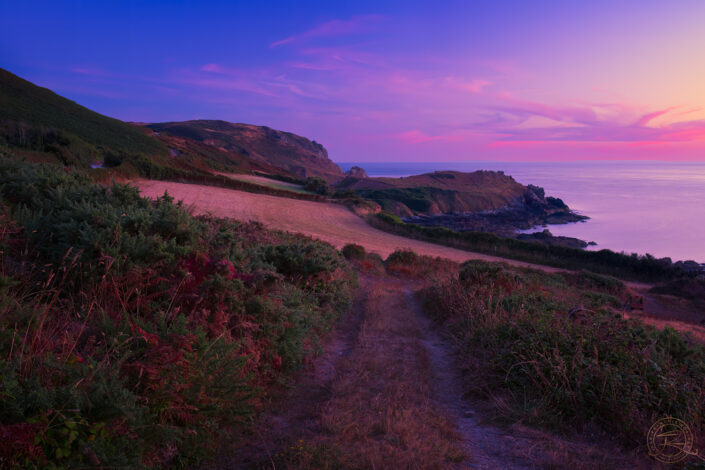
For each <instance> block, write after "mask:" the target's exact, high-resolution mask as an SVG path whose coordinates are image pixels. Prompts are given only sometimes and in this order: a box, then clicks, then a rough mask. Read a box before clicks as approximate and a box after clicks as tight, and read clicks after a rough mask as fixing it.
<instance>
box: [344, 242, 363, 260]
mask: <svg viewBox="0 0 705 470" xmlns="http://www.w3.org/2000/svg"><path fill="white" fill-rule="evenodd" d="M341 252H342V253H343V256H345V258H346V259H356V260H363V259H365V247H364V246H362V245H356V244H355V243H348V244H347V245H345V246H344V247H343V249H342V250H341Z"/></svg>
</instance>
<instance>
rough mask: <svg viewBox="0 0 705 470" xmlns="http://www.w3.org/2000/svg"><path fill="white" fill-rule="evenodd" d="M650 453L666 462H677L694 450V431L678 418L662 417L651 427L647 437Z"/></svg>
mask: <svg viewBox="0 0 705 470" xmlns="http://www.w3.org/2000/svg"><path fill="white" fill-rule="evenodd" d="M646 445H647V447H648V448H649V455H650V456H652V457H653V458H655V459H656V460H658V461H659V462H664V463H676V462H680V461H681V460H683V459H685V458H686V457H688V456H689V455H697V452H693V433H692V432H691V431H690V427H689V426H688V425H687V424H686V423H684V422H683V421H681V420H680V419H678V418H662V419H659V420H658V421H656V422H655V423H654V424H653V425H652V426H651V429H649V434H648V435H647V437H646Z"/></svg>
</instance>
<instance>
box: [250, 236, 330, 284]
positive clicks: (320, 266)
mask: <svg viewBox="0 0 705 470" xmlns="http://www.w3.org/2000/svg"><path fill="white" fill-rule="evenodd" d="M263 252H264V259H265V260H266V261H267V262H268V263H271V264H272V265H274V267H275V268H276V270H277V271H278V272H280V273H282V274H285V275H288V276H292V275H306V276H312V275H316V274H318V273H321V272H323V271H328V272H332V271H335V270H336V269H337V268H339V267H341V266H342V260H341V257H340V254H339V253H338V252H337V251H336V250H335V249H333V248H332V247H331V248H330V249H328V250H322V249H321V246H320V245H319V244H317V243H313V242H303V243H297V244H284V245H270V246H265V247H264V248H263Z"/></svg>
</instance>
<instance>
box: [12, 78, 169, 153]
mask: <svg viewBox="0 0 705 470" xmlns="http://www.w3.org/2000/svg"><path fill="white" fill-rule="evenodd" d="M0 121H4V122H9V123H14V124H12V125H15V126H26V128H27V129H28V131H27V132H28V133H31V132H34V133H35V134H36V133H44V134H45V139H44V145H46V137H47V136H46V133H47V132H49V133H52V134H56V135H57V143H58V144H59V145H61V146H64V147H66V146H69V145H70V141H72V140H76V141H80V142H82V144H78V145H90V146H93V147H94V148H95V149H96V150H99V149H110V150H112V151H116V152H123V153H126V154H138V153H144V154H165V153H166V147H164V145H163V144H161V143H160V142H159V141H157V140H156V139H153V138H151V137H148V136H147V135H145V134H144V133H143V132H141V131H139V130H138V129H136V128H134V127H133V126H131V125H129V124H126V123H124V122H122V121H118V120H117V119H112V118H109V117H107V116H103V115H101V114H98V113H96V112H93V111H91V110H89V109H86V108H84V107H83V106H80V105H78V104H76V103H74V102H73V101H71V100H68V99H66V98H63V97H61V96H59V95H57V94H55V93H54V92H52V91H50V90H48V89H46V88H41V87H38V86H36V85H34V84H32V83H30V82H28V81H26V80H23V79H21V78H19V77H17V76H16V75H13V74H12V73H10V72H8V71H7V70H3V69H0ZM42 129H44V130H43V131H42ZM14 144H19V146H21V147H27V146H28V144H29V141H26V142H15V143H14ZM14 144H13V145H14ZM37 144H38V142H37V141H36V139H35V140H34V141H33V142H31V146H30V147H29V148H32V147H35V148H36V147H37Z"/></svg>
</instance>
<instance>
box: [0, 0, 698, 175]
mask: <svg viewBox="0 0 705 470" xmlns="http://www.w3.org/2000/svg"><path fill="white" fill-rule="evenodd" d="M337 3H338V2H280V5H281V6H280V7H278V8H273V7H272V6H271V5H262V6H255V5H254V4H251V3H247V2H235V3H234V4H233V2H209V4H208V7H204V5H203V4H202V3H200V2H192V3H189V2H150V4H149V5H141V4H138V3H137V2H131V3H130V2H128V3H125V2H79V1H74V2H61V4H58V3H56V2H38V1H25V2H4V3H3V4H2V5H1V6H0V58H1V59H2V63H1V64H0V66H2V67H4V68H7V69H9V70H12V71H13V72H14V73H16V74H18V75H20V76H22V77H23V78H26V79H28V80H30V81H32V82H34V83H37V84H38V85H41V86H44V87H48V88H50V89H52V90H54V91H56V92H57V93H59V94H62V95H64V96H67V97H69V98H71V99H73V100H75V101H77V102H79V103H81V104H83V105H85V106H87V107H89V108H91V109H94V110H96V111H98V112H101V113H104V114H107V115H109V116H113V117H116V118H119V119H123V120H132V121H141V122H158V121H177V120H188V119H206V118H208V119H223V120H227V121H232V122H245V123H253V124H261V125H267V126H270V127H273V128H277V129H283V130H287V131H291V132H295V133H297V134H301V135H305V136H307V137H309V138H311V139H315V140H317V141H318V142H321V143H322V144H323V145H324V146H325V147H326V148H327V149H328V151H329V153H330V156H331V158H332V159H334V160H335V161H339V162H340V161H358V162H364V161H385V160H386V161H391V160H397V159H404V160H407V161H410V160H417V161H430V160H433V161H450V160H550V161H553V160H577V159H620V160H625V159H662V160H705V85H704V83H705V82H704V79H705V60H703V58H705V28H703V24H705V3H704V2H701V1H679V2H637V1H633V2H619V3H618V4H616V3H615V2H601V1H599V2H520V1H516V2H496V3H497V4H498V5H495V4H494V3H495V2H483V3H480V2H472V4H471V2H442V3H441V2H435V3H428V4H426V5H425V6H424V5H420V4H409V3H407V2H403V3H402V2H384V3H379V2H366V1H358V2H354V3H352V2H351V3H349V4H347V5H342V6H341V5H337ZM568 3H570V4H568ZM402 5H403V8H402ZM37 11H41V12H42V15H41V17H39V18H37V17H36V15H34V14H33V13H32V12H37Z"/></svg>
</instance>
